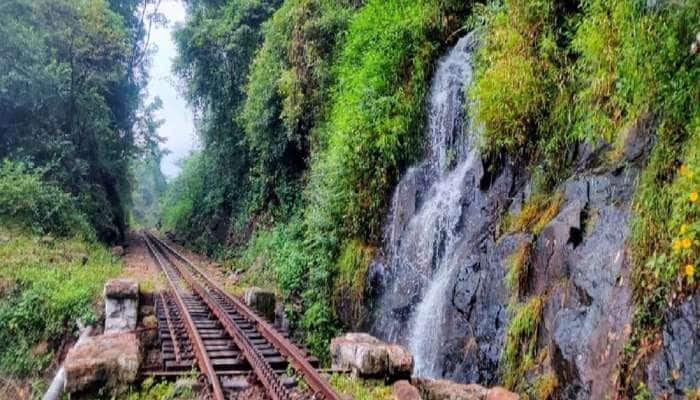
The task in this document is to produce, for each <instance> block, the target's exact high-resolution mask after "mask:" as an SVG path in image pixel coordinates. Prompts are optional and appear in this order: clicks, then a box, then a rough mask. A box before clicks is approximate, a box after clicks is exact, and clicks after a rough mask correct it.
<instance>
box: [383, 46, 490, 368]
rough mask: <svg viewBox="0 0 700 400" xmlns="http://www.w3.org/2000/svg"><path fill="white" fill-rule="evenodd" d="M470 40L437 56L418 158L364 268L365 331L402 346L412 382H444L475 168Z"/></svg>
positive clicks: (477, 160)
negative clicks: (367, 287)
mask: <svg viewBox="0 0 700 400" xmlns="http://www.w3.org/2000/svg"><path fill="white" fill-rule="evenodd" d="M473 45H474V39H473V36H472V34H469V35H467V36H465V37H463V38H461V39H460V40H459V41H458V42H457V44H456V45H455V46H454V47H453V48H452V49H450V50H449V52H448V53H447V54H446V55H445V56H443V57H442V58H441V59H440V60H439V61H438V65H437V69H436V72H435V75H434V77H433V79H432V81H431V87H430V93H429V98H428V102H427V105H426V112H427V122H428V123H427V132H426V138H427V143H428V148H427V149H426V150H427V151H426V153H427V155H426V159H424V160H423V161H421V162H420V163H418V164H417V165H415V166H413V167H412V168H410V169H409V170H408V171H407V172H406V174H405V176H404V177H403V178H402V179H401V181H400V182H399V184H398V186H397V188H396V190H395V192H394V195H393V198H392V203H391V209H390V213H389V215H388V216H387V219H386V222H385V226H384V244H383V249H382V252H381V254H380V256H379V257H378V258H377V259H376V260H375V261H374V262H373V264H372V266H371V270H370V271H371V276H373V277H372V278H371V279H372V280H373V281H375V282H377V283H376V286H379V287H381V293H379V295H378V298H377V300H376V302H375V312H374V319H373V326H372V330H373V332H374V333H375V334H377V335H379V336H380V337H383V338H384V339H386V340H390V341H397V342H401V343H404V344H406V345H408V347H409V349H410V350H411V352H412V354H413V356H414V358H415V370H414V373H415V375H417V376H425V377H439V376H442V375H444V371H443V370H442V367H441V365H440V360H439V357H440V356H441V352H440V351H439V350H440V347H441V346H442V344H443V341H444V332H443V326H444V325H445V322H446V321H445V318H448V316H449V312H448V310H447V307H448V306H450V292H451V291H452V286H453V281H454V277H455V274H456V269H457V268H458V267H459V266H461V265H464V259H463V258H459V257H456V256H455V254H456V253H458V251H457V248H458V247H461V243H463V238H464V236H465V235H466V236H468V234H465V231H469V227H468V226H466V225H470V221H469V216H465V213H464V209H465V207H467V206H468V204H470V203H471V202H473V201H474V196H475V194H474V193H475V190H477V189H478V187H477V186H478V181H477V177H478V176H480V175H481V174H482V165H481V161H480V157H479V154H478V151H477V149H476V144H475V142H476V140H475V138H474V136H475V135H474V134H473V132H472V130H471V128H470V127H469V126H466V129H465V118H464V110H465V95H464V88H465V87H466V86H468V85H469V83H470V81H471V79H472V67H471V57H472V51H473Z"/></svg>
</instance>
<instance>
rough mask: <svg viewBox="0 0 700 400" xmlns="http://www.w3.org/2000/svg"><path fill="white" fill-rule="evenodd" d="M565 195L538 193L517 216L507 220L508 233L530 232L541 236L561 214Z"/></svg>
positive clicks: (530, 198) (524, 205) (529, 199)
mask: <svg viewBox="0 0 700 400" xmlns="http://www.w3.org/2000/svg"><path fill="white" fill-rule="evenodd" d="M563 201H564V195H563V193H561V192H556V193H554V194H549V193H546V192H538V193H535V194H533V195H531V196H530V197H529V198H528V199H527V201H526V202H525V204H523V206H522V208H521V209H520V212H519V213H518V214H517V215H516V216H509V217H507V218H508V219H507V220H506V223H505V226H506V231H511V232H530V233H532V234H533V235H539V234H540V232H542V229H544V227H545V226H546V225H547V224H548V223H549V221H551V220H552V218H554V217H555V216H556V215H557V213H558V212H559V208H560V207H561V203H562V202H563Z"/></svg>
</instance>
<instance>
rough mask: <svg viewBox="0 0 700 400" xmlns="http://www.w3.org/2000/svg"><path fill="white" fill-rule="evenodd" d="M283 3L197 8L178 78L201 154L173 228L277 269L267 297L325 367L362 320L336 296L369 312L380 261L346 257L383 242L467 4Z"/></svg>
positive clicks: (172, 213)
mask: <svg viewBox="0 0 700 400" xmlns="http://www.w3.org/2000/svg"><path fill="white" fill-rule="evenodd" d="M280 3H281V2H276V1H263V0H256V1H237V0H233V1H228V2H223V3H214V4H209V3H201V4H200V3H197V4H193V5H192V6H190V15H189V17H188V20H187V23H186V24H185V25H184V26H183V27H181V28H180V29H179V30H178V31H177V33H176V35H175V37H176V39H177V41H178V43H179V59H178V61H177V66H176V68H175V72H176V73H177V74H178V75H179V76H180V77H181V78H182V79H184V80H186V81H187V87H186V94H187V96H188V98H189V100H190V103H191V104H192V105H193V106H195V108H196V109H197V110H198V112H199V113H200V116H201V121H200V123H201V126H202V129H201V131H200V136H201V138H202V141H203V149H202V150H201V151H200V152H199V153H198V154H196V155H195V156H193V157H192V158H191V159H190V160H188V161H187V163H186V166H185V168H184V170H183V173H182V174H181V175H180V177H178V178H177V179H176V181H175V182H173V184H172V185H171V186H170V189H169V192H168V193H167V194H166V198H165V201H164V208H163V223H164V228H165V229H170V230H173V231H174V232H175V233H176V235H177V236H179V237H180V238H181V239H183V240H184V241H185V242H187V243H190V244H191V245H193V246H195V247H196V248H199V249H202V250H206V251H208V252H209V253H214V254H219V255H223V256H227V257H228V258H229V263H231V264H234V265H235V266H236V267H237V268H242V269H246V268H248V267H249V266H250V265H255V266H258V268H256V273H261V271H260V270H261V269H263V270H267V271H271V274H272V275H273V276H274V277H275V278H276V279H274V280H273V281H272V282H268V286H273V287H274V288H275V289H277V290H279V291H280V292H281V293H282V294H283V295H284V297H285V298H286V299H287V300H288V304H290V310H289V311H290V313H291V314H296V313H297V312H301V313H302V314H303V315H302V316H301V318H297V317H295V318H293V319H292V321H295V322H297V323H299V325H300V327H301V328H303V331H304V332H306V333H307V339H308V342H309V343H310V345H311V346H312V347H313V348H314V350H316V351H317V352H318V353H319V354H325V352H326V351H327V350H326V346H327V340H328V338H329V337H330V335H332V334H333V333H334V332H335V329H336V327H338V326H339V322H340V321H342V322H344V323H345V324H350V325H352V324H357V323H358V322H360V321H358V319H359V318H361V315H357V312H352V311H351V312H345V313H343V312H341V313H338V312H336V310H335V309H334V307H332V304H333V303H334V302H335V300H334V296H333V294H334V293H346V292H347V291H350V292H354V293H357V294H358V295H359V299H358V301H359V303H361V301H362V295H363V293H362V292H363V291H362V289H361V287H360V290H359V293H358V290H357V288H356V287H353V286H357V285H362V282H363V281H364V277H363V276H362V274H354V273H353V272H354V271H355V270H356V269H358V268H359V269H361V270H364V269H365V268H366V267H367V263H368V261H369V258H367V257H359V258H357V257H343V258H341V259H342V260H345V262H346V263H353V264H350V265H341V264H342V263H338V260H339V256H340V255H341V254H342V253H343V252H347V251H351V250H352V251H354V250H358V251H360V252H364V253H366V254H371V252H372V248H373V247H375V246H376V245H377V244H378V241H379V240H380V237H379V236H380V233H379V224H380V219H381V215H382V212H383V210H384V208H385V207H386V204H387V198H388V196H389V194H390V191H391V189H392V186H393V184H394V183H395V182H396V181H397V179H398V177H399V175H400V173H401V171H402V170H403V169H404V168H406V167H407V166H408V165H410V163H411V162H413V161H414V160H415V159H416V158H417V157H418V156H420V154H421V148H422V145H421V139H422V127H423V99H424V95H425V91H426V88H427V85H428V81H429V77H430V74H431V68H432V62H433V60H434V59H435V58H436V56H437V55H438V54H439V53H440V51H441V50H442V49H443V48H444V46H445V44H446V42H445V39H446V38H447V37H448V36H449V35H450V34H451V33H452V32H454V31H455V30H457V29H459V27H460V26H461V24H462V23H463V21H464V18H465V16H466V13H467V11H468V7H467V5H465V4H463V3H462V2H456V1H455V2H450V1H404V0H392V1H368V2H365V3H364V4H360V2H358V1H329V0H293V1H285V2H283V3H281V4H280ZM278 6H279V9H277V11H275V9H276V8H277V7H278ZM268 17H269V18H268ZM217 35H218V36H217ZM217 37H221V38H226V40H225V41H224V40H218V39H217ZM224 59H225V60H227V61H225V62H222V60H224ZM229 60H235V63H233V62H232V61H229ZM222 82H226V84H221V83H222ZM239 256H240V258H238V257H239ZM246 260H247V261H246ZM355 263H357V265H356V264H355ZM339 271H348V272H349V274H348V273H346V274H343V275H344V276H346V277H347V276H351V277H353V279H337V278H336V277H337V276H339ZM346 286H348V287H347V288H346ZM359 303H358V304H359ZM302 310H303V311H302Z"/></svg>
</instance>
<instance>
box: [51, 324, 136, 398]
mask: <svg viewBox="0 0 700 400" xmlns="http://www.w3.org/2000/svg"><path fill="white" fill-rule="evenodd" d="M139 357H140V354H139V343H138V340H137V338H136V335H135V334H133V333H111V334H105V335H101V336H93V337H89V338H87V339H86V340H85V341H84V342H83V343H81V344H80V345H79V346H76V347H74V348H73V349H71V350H70V351H69V352H68V355H67V356H66V360H65V362H64V365H63V367H64V369H65V372H66V383H65V390H66V391H67V392H69V393H73V392H81V391H84V390H87V389H90V388H95V387H97V386H104V387H106V388H107V389H108V390H114V391H116V390H119V389H121V388H123V387H124V385H126V384H129V383H131V382H134V381H135V380H136V378H137V377H138V369H139V362H140V358H139Z"/></svg>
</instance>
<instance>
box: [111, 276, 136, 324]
mask: <svg viewBox="0 0 700 400" xmlns="http://www.w3.org/2000/svg"><path fill="white" fill-rule="evenodd" d="M103 293H104V297H105V332H124V331H129V330H132V329H135V328H136V324H137V322H138V305H139V285H138V283H137V282H136V281H135V280H133V279H110V280H109V281H107V283H105V286H104V292H103Z"/></svg>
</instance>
